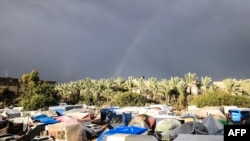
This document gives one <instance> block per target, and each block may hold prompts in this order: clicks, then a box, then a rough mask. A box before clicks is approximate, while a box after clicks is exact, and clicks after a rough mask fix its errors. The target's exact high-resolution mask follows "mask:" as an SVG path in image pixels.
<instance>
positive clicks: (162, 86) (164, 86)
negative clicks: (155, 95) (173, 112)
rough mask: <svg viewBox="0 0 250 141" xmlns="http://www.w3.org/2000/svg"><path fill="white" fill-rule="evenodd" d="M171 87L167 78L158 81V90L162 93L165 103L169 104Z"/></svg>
mask: <svg viewBox="0 0 250 141" xmlns="http://www.w3.org/2000/svg"><path fill="white" fill-rule="evenodd" d="M170 89H171V87H170V84H169V81H168V80H167V79H162V80H161V81H160V82H159V91H160V92H162V93H163V95H164V97H165V103H167V104H168V105H169V104H170V93H169V91H170Z"/></svg>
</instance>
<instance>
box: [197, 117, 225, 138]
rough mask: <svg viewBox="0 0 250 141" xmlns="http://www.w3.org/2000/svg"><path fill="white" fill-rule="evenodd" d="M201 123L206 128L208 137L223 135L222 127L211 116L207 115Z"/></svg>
mask: <svg viewBox="0 0 250 141" xmlns="http://www.w3.org/2000/svg"><path fill="white" fill-rule="evenodd" d="M201 123H202V124H203V125H205V126H206V127H207V130H208V134H209V135H224V125H223V124H222V123H221V122H220V121H219V120H217V119H216V118H215V117H213V116H212V115H208V117H206V118H205V119H203V120H202V122H201Z"/></svg>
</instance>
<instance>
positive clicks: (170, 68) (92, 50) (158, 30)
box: [0, 0, 250, 82]
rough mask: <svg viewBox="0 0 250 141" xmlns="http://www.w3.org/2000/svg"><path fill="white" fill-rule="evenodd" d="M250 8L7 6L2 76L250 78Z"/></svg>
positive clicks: (145, 1) (29, 2) (57, 2)
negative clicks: (37, 73) (34, 71)
mask: <svg viewBox="0 0 250 141" xmlns="http://www.w3.org/2000/svg"><path fill="white" fill-rule="evenodd" d="M249 4H250V2H248V1H234V0H221V1H217V0H201V1H194V0H191V1H185V0H175V1H165V0H159V1H153V0H138V1H134V0H126V1H123V0H105V1H97V0H71V1H66V0H43V1H34V0H23V1H18V0H13V1H10V0H3V1H0V18H1V21H0V46H1V52H0V76H2V77H3V76H5V73H6V70H7V71H8V75H9V76H11V77H20V76H21V75H22V74H23V73H28V72H30V71H31V70H32V69H36V70H38V71H39V73H40V77H41V79H46V80H55V81H57V82H68V81H71V80H79V79H83V78H85V77H91V78H109V77H117V76H122V77H128V76H135V77H140V76H146V77H157V78H169V77H171V76H180V77H183V76H184V74H185V73H187V72H192V73H196V74H197V75H198V76H210V77H212V79H215V80H220V79H224V78H227V77H233V78H239V79H240V78H249V75H250V67H249V65H248V60H249V59H250V57H249V52H250V48H249V47H248V46H249V45H250V40H249V37H250V27H249V23H250V18H249V16H248V14H249V13H250V5H249Z"/></svg>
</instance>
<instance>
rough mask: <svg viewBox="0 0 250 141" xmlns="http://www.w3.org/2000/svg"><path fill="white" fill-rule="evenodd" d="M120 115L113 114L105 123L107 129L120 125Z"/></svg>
mask: <svg viewBox="0 0 250 141" xmlns="http://www.w3.org/2000/svg"><path fill="white" fill-rule="evenodd" d="M122 118H123V116H122V115H116V116H114V117H113V118H112V119H111V120H110V122H109V123H108V124H107V128H108V129H113V128H116V127H117V126H122Z"/></svg>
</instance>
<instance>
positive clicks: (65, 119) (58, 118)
mask: <svg viewBox="0 0 250 141" xmlns="http://www.w3.org/2000/svg"><path fill="white" fill-rule="evenodd" d="M55 119H56V120H58V121H60V122H70V123H77V122H78V121H77V120H76V119H74V118H72V117H69V116H66V115H63V116H59V117H55Z"/></svg>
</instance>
